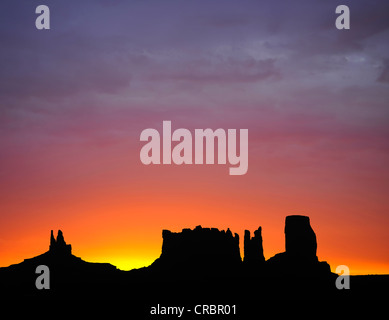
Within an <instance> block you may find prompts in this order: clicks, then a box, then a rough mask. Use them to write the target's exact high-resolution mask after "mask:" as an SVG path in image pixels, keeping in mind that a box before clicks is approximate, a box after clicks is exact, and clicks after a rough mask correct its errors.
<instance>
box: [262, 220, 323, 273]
mask: <svg viewBox="0 0 389 320" xmlns="http://www.w3.org/2000/svg"><path fill="white" fill-rule="evenodd" d="M316 249H317V241H316V234H315V232H314V231H313V229H312V227H311V224H310V220H309V217H307V216H300V215H292V216H287V217H286V219H285V252H282V253H278V254H276V255H275V256H274V257H272V258H270V259H269V260H267V261H266V265H267V269H268V271H270V272H271V273H276V274H315V275H319V274H325V273H330V267H329V265H328V263H327V262H319V260H318V258H317V256H316Z"/></svg>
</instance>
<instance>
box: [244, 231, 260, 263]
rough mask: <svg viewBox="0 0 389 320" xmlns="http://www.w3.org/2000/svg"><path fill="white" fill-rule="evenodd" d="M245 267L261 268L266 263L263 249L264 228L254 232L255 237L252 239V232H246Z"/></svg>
mask: <svg viewBox="0 0 389 320" xmlns="http://www.w3.org/2000/svg"><path fill="white" fill-rule="evenodd" d="M243 262H244V263H245V265H248V266H251V267H259V266H261V265H263V263H264V262H265V257H264V255H263V247H262V228H261V227H259V228H258V229H257V230H255V231H254V237H252V238H251V236H250V231H249V230H245V231H244V259H243Z"/></svg>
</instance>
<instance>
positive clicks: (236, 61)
mask: <svg viewBox="0 0 389 320" xmlns="http://www.w3.org/2000/svg"><path fill="white" fill-rule="evenodd" d="M44 2H45V1H39V2H38V1H31V0H29V1H27V0H16V1H15V0H12V1H10V0H3V1H2V9H1V12H0V44H1V50H0V266H8V265H10V264H13V263H18V262H21V261H22V260H23V259H25V258H30V257H33V256H35V255H38V254H40V253H43V252H44V251H46V250H47V249H48V246H49V236H50V230H54V231H55V232H56V230H58V229H61V230H62V231H63V233H64V237H65V240H66V241H67V243H71V244H72V247H73V253H74V254H75V255H77V256H79V257H82V258H83V259H84V260H86V261H93V262H110V263H112V264H114V265H116V266H117V267H119V268H120V269H124V270H129V269H132V268H138V267H142V266H147V265H149V264H151V263H152V262H153V261H154V260H155V259H156V258H157V257H159V255H160V253H161V246H162V229H169V230H172V231H176V232H178V231H180V230H181V229H182V228H194V227H195V226H197V225H200V224H201V225H202V226H203V227H216V228H219V229H227V228H230V229H231V230H232V232H236V233H238V234H240V236H241V239H242V238H243V234H244V230H245V229H248V230H251V231H252V232H253V231H254V230H256V229H257V228H258V227H259V226H262V236H263V246H264V255H265V258H266V259H268V258H270V257H272V256H273V255H274V254H276V253H278V252H282V251H284V250H285V240H284V223H285V217H286V216H287V215H291V214H303V215H308V216H309V217H310V219H311V225H312V227H313V229H314V231H315V233H316V236H317V241H318V257H319V260H325V261H327V262H328V263H329V264H330V265H331V269H332V271H335V269H336V266H338V265H347V266H348V267H349V269H350V272H351V274H375V273H389V250H388V245H389V233H388V232H387V230H388V226H389V197H388V192H389V169H388V163H389V142H388V141H389V139H388V138H389V103H388V102H389V41H388V40H389V3H388V1H385V0H373V1H367V0H366V1H365V0H359V1H358V0H354V1H342V2H341V3H340V2H338V1H319V0H306V1H299V0H294V1H281V0H272V1H268V0H266V1H258V0H257V1H255V0H239V1H235V0H234V1H233V0H214V1H209V0H207V1H205V0H196V1H172V0H164V1H149V0H144V1H138V0H133V1H120V0H117V1H114V0H110V1H108V0H95V1H82V2H78V1H77V2H76V1H58V0H50V1H47V3H44ZM41 4H46V5H48V6H49V8H50V14H51V15H50V22H51V26H50V27H51V28H50V30H37V29H36V28H35V19H36V18H37V17H38V15H37V14H35V8H36V7H37V6H38V5H41ZM340 4H344V5H348V6H349V8H350V12H351V14H350V17H351V28H350V30H338V29H337V28H336V27H335V19H336V17H337V15H336V14H335V8H336V7H337V6H338V5H340ZM164 120H170V121H171V123H172V129H173V130H175V129H178V128H187V129H189V130H191V131H192V132H193V130H194V129H196V128H199V129H206V128H211V129H214V130H215V129H218V128H223V129H225V130H227V129H248V131H249V142H248V146H249V158H248V172H247V174H245V175H241V176H231V175H229V174H228V167H229V164H226V165H217V164H215V165H180V166H179V165H174V164H172V165H148V166H146V165H144V164H142V163H141V161H140V158H139V153H140V150H141V148H142V146H143V145H144V142H141V141H140V139H139V138H140V133H141V132H142V130H144V129H146V128H155V129H157V130H159V131H160V132H161V131H162V121H164ZM242 245H243V243H242V240H241V251H242V253H243V247H242Z"/></svg>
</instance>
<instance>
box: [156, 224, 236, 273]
mask: <svg viewBox="0 0 389 320" xmlns="http://www.w3.org/2000/svg"><path fill="white" fill-rule="evenodd" d="M162 237H163V244H162V253H161V256H160V257H159V258H158V259H157V260H156V261H155V262H154V263H153V265H152V267H153V268H158V269H162V270H170V271H174V272H180V271H185V272H191V273H195V274H201V273H207V274H212V273H215V272H218V273H219V272H220V273H224V272H229V271H232V270H236V268H238V267H240V265H241V263H242V259H241V257H240V250H239V235H238V234H236V233H235V235H232V232H231V231H230V229H228V230H227V231H224V230H222V231H219V230H218V229H216V228H202V227H201V226H197V227H196V228H195V229H193V230H191V229H183V230H182V232H179V233H175V232H171V231H169V230H163V231H162Z"/></svg>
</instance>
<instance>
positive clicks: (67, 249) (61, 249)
mask: <svg viewBox="0 0 389 320" xmlns="http://www.w3.org/2000/svg"><path fill="white" fill-rule="evenodd" d="M49 252H54V253H59V254H72V245H70V244H66V242H65V239H64V237H63V233H62V231H61V230H58V235H57V240H55V238H54V234H53V230H51V235H50V247H49Z"/></svg>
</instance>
